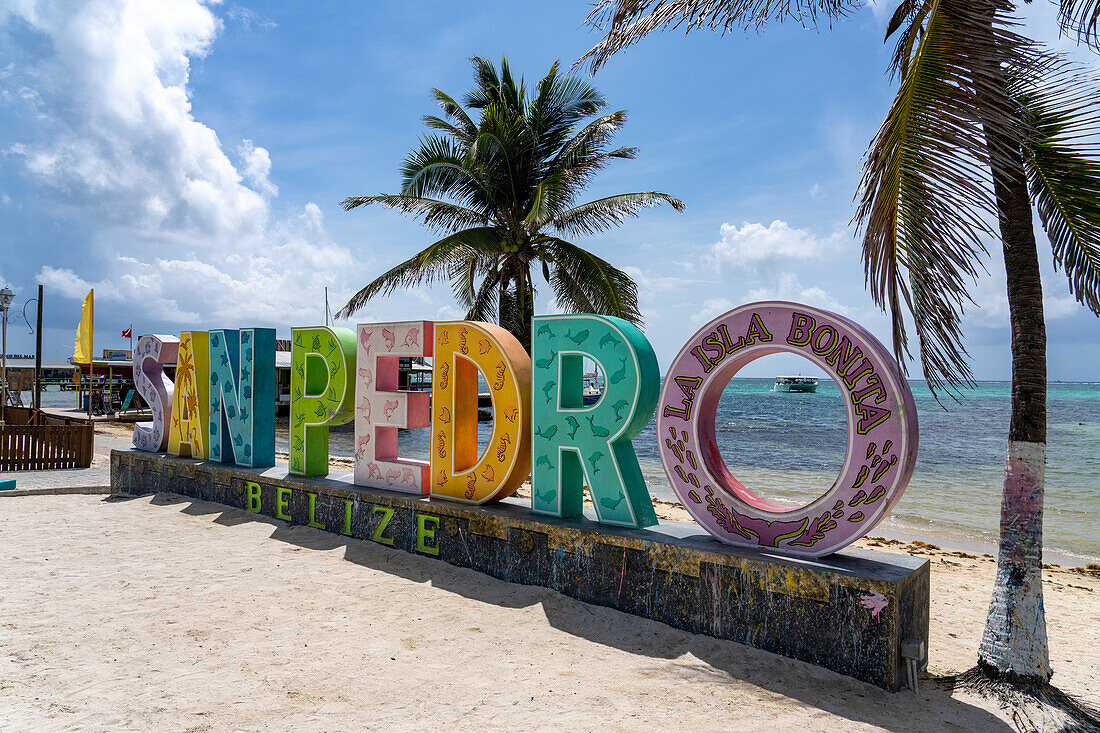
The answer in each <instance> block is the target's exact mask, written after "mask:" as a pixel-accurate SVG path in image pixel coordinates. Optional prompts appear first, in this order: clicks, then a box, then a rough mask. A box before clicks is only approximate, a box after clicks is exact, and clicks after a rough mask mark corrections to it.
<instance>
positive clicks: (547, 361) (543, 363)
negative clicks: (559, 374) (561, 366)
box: [535, 351, 558, 369]
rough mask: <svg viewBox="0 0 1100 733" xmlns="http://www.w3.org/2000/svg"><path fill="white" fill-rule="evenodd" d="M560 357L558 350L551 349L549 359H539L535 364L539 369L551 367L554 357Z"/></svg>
mask: <svg viewBox="0 0 1100 733" xmlns="http://www.w3.org/2000/svg"><path fill="white" fill-rule="evenodd" d="M557 358H558V352H556V351H551V352H550V358H549V359H539V360H537V361H536V362H535V366H537V367H538V368H539V369H549V368H550V365H551V364H553V363H554V359H557Z"/></svg>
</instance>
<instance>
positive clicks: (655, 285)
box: [620, 265, 699, 303]
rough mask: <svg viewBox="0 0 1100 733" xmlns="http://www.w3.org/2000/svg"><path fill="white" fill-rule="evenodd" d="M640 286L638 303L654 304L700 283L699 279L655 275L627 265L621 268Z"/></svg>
mask: <svg viewBox="0 0 1100 733" xmlns="http://www.w3.org/2000/svg"><path fill="white" fill-rule="evenodd" d="M620 269H621V270H622V271H623V272H625V273H626V274H627V275H630V278H631V279H632V280H633V281H634V282H635V283H636V284H637V285H638V302H639V303H653V302H656V301H657V300H658V298H659V296H667V295H669V294H670V293H675V292H677V291H680V290H682V289H683V288H685V287H689V286H692V285H696V284H698V283H699V280H698V279H697V278H683V277H675V276H672V275H654V274H652V273H649V272H645V271H643V270H642V269H641V268H638V267H633V266H630V265H626V266H624V267H622V268H620Z"/></svg>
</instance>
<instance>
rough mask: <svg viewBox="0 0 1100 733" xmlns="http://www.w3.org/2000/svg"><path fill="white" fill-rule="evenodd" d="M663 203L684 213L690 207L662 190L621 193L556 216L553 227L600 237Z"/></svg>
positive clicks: (561, 230)
mask: <svg viewBox="0 0 1100 733" xmlns="http://www.w3.org/2000/svg"><path fill="white" fill-rule="evenodd" d="M662 201H663V202H665V203H667V204H669V205H671V206H672V208H674V209H676V211H679V212H681V213H682V212H683V211H684V209H685V208H686V206H685V205H684V202H683V201H680V200H679V199H676V198H673V197H672V196H669V195H668V194H667V193H661V192H660V191H641V192H639V193H620V194H618V195H616V196H606V197H604V198H602V199H596V200H595V201H589V202H587V203H584V204H580V205H579V206H574V207H573V208H571V209H568V210H567V211H563V212H562V213H560V214H558V215H557V216H555V217H554V218H553V219H551V220H550V222H549V224H550V226H552V227H553V228H554V229H556V230H557V231H559V232H562V233H563V234H566V235H569V236H575V235H578V234H596V233H598V232H603V231H607V230H608V229H611V228H612V227H613V226H615V225H616V224H621V223H622V222H623V221H625V220H626V219H628V218H631V217H635V216H637V215H638V212H639V211H640V210H641V209H647V208H650V207H653V206H656V205H657V204H659V203H661V202H662Z"/></svg>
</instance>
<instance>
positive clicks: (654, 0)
mask: <svg viewBox="0 0 1100 733" xmlns="http://www.w3.org/2000/svg"><path fill="white" fill-rule="evenodd" d="M863 4H864V3H863V2H861V0H599V2H597V3H596V7H595V8H594V9H593V10H592V12H591V13H589V15H588V18H587V20H586V21H585V22H586V24H588V25H591V26H594V27H595V28H597V29H599V30H601V31H606V35H605V36H604V39H603V40H602V41H600V42H599V43H597V44H596V45H595V46H593V47H592V48H591V49H590V50H589V51H588V53H586V54H585V55H584V56H581V58H580V59H579V60H578V61H577V63H576V64H575V65H574V66H577V65H581V64H584V63H585V62H587V63H588V64H589V65H590V67H591V69H592V71H593V72H595V71H596V70H597V69H599V67H600V66H602V65H603V64H604V63H606V62H607V60H608V59H610V58H611V57H612V56H613V55H615V54H616V53H618V52H619V51H622V50H623V49H625V48H627V47H629V46H632V45H634V44H635V43H637V42H638V41H640V40H642V39H643V38H645V37H646V36H647V35H649V34H650V33H652V32H653V31H657V30H664V29H667V28H673V29H676V28H680V27H683V28H684V31H685V32H687V33H690V32H691V31H694V30H698V29H701V28H707V29H710V30H713V31H720V32H722V33H728V32H730V31H732V30H734V29H738V28H744V29H756V30H761V29H763V27H764V26H765V25H767V24H768V23H771V22H779V21H794V22H796V23H799V24H801V25H802V26H804V27H813V26H816V25H817V24H818V21H819V19H822V18H824V19H825V20H826V21H828V22H831V21H832V20H834V19H837V18H841V17H843V16H845V15H846V14H847V13H848V12H849V11H850V10H856V9H859V8H861V7H862V6H863Z"/></svg>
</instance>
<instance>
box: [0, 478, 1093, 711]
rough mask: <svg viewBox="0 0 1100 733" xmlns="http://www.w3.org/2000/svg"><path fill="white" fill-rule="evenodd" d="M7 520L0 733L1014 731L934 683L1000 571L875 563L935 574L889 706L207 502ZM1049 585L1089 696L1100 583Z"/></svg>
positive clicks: (955, 558) (1061, 631)
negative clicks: (533, 728)
mask: <svg viewBox="0 0 1100 733" xmlns="http://www.w3.org/2000/svg"><path fill="white" fill-rule="evenodd" d="M0 502H3V503H2V504H0V506H2V507H3V510H4V521H3V522H2V523H0V563H2V565H3V567H4V568H5V571H4V573H3V582H2V589H0V591H2V592H0V615H2V616H3V621H0V658H2V660H3V661H0V664H3V665H4V667H3V671H2V674H0V680H2V681H0V700H2V702H0V729H3V730H57V729H67V728H80V729H93V730H105V729H119V728H125V729H143V730H153V729H156V730H191V731H200V730H225V729H238V730H265V729H290V728H295V729H301V730H346V729H363V728H365V729H380V728H391V729H398V730H403V729H412V728H423V727H426V726H433V727H443V728H447V729H484V728H486V727H489V728H493V729H498V728H517V727H520V726H525V725H530V724H531V723H533V722H536V721H541V722H543V723H552V724H553V725H555V726H556V727H559V728H564V729H569V730H595V729H614V730H625V729H667V730H672V729H688V728H695V727H700V728H701V727H706V728H711V729H713V728H719V729H732V728H737V729H744V730H757V729H764V728H768V729H775V728H779V727H786V726H789V725H792V724H795V725H798V726H800V727H805V728H807V729H811V730H838V731H840V730H892V731H901V730H971V731H973V730H1012V729H1013V728H1012V726H1011V724H1010V715H1009V714H1008V713H1006V712H1005V711H1002V710H1000V709H999V708H998V705H997V703H996V702H995V701H993V700H989V699H984V698H981V697H979V696H977V695H974V694H971V693H966V692H959V691H952V690H951V689H950V688H949V686H947V685H946V684H944V683H942V682H937V681H936V679H935V677H937V676H941V675H948V674H952V673H956V672H960V671H962V670H964V669H966V668H967V667H969V666H970V665H972V664H973V662H974V660H975V657H976V649H977V644H978V640H979V636H980V634H981V630H982V620H983V618H984V615H985V610H986V604H987V602H988V598H989V593H990V588H991V586H992V582H993V570H994V564H993V562H992V561H991V559H989V558H983V557H980V556H973V555H969V554H968V553H961V552H952V551H940V550H932V549H929V548H927V547H925V548H920V547H917V546H914V545H902V544H898V545H896V546H892V547H889V548H883V549H890V550H892V551H899V552H905V551H908V552H914V553H919V554H924V555H926V556H928V557H930V558H931V559H932V562H933V567H932V608H931V611H932V620H931V640H930V663H929V675H930V677H925V678H924V679H923V680H922V685H921V691H920V694H919V695H914V694H913V693H912V692H910V691H902V692H900V693H897V694H891V693H886V692H884V691H882V690H880V689H878V688H875V687H872V686H869V685H866V684H863V683H861V682H858V681H856V680H854V679H851V678H848V677H844V676H841V675H837V674H834V673H832V672H829V671H827V670H824V669H820V668H817V667H814V666H811V665H808V664H804V663H801V662H797V661H792V660H789V659H785V658H782V657H778V656H775V655H772V654H768V653H766V652H761V651H758V650H754V649H751V648H748V647H745V646H742V645H739V644H736V643H733V642H728V641H721V640H717V639H713V638H710V637H706V636H699V635H693V634H689V633H685V632H682V631H678V630H675V629H672V628H670V627H668V626H665V625H662V624H659V623H655V622H652V621H647V620H643V619H639V618H635V617H633V616H628V615H625V614H622V613H619V612H617V611H613V610H610V609H607V608H601V607H597V606H591V605H588V604H585V603H581V602H579V601H575V600H573V599H570V598H567V597H564V596H561V595H559V594H557V593H555V592H553V591H549V590H546V589H543V588H537V587H528V586H520V585H514V584H509V583H505V582H501V581H498V580H495V579H493V578H490V577H488V576H485V575H482V574H479V573H476V572H473V571H469V570H464V569H458V568H453V567H451V566H449V565H446V564H445V563H442V562H439V561H436V560H433V559H429V558H424V557H419V556H414V555H410V554H407V553H404V552H401V551H395V550H390V549H388V548H386V547H382V546H379V545H375V544H372V543H369V542H363V541H356V540H351V541H349V540H347V538H343V537H338V536H335V535H331V534H326V533H324V532H321V531H319V530H315V529H312V528H308V527H302V526H288V525H286V524H285V523H283V522H281V521H278V520H273V519H268V518H266V517H261V516H258V515H256V514H251V513H246V512H244V511H240V510H237V509H231V508H228V507H224V506H220V505H215V504H208V503H203V502H196V501H192V500H185V499H182V498H180V497H177V496H173V495H168V494H161V495H156V496H146V497H142V498H137V499H131V500H112V499H108V498H106V497H103V496H51V495H45V496H24V497H12V498H10V499H0ZM867 542H869V543H872V544H879V545H882V544H884V543H887V542H889V541H881V540H878V541H876V540H867ZM1045 581H1046V592H1047V596H1046V604H1047V614H1048V623H1049V628H1050V645H1051V657H1052V662H1053V666H1054V669H1055V671H1056V675H1055V680H1054V681H1055V683H1056V684H1057V685H1059V686H1060V687H1061V688H1062V689H1064V690H1066V691H1068V692H1071V693H1073V694H1075V695H1078V696H1080V697H1082V698H1084V699H1086V700H1093V701H1095V700H1097V699H1100V664H1098V661H1097V660H1098V657H1100V655H1098V650H1100V602H1098V591H1100V578H1097V577H1095V574H1094V573H1089V572H1082V571H1071V570H1066V569H1060V568H1052V569H1050V570H1048V571H1047V574H1046V578H1045Z"/></svg>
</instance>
